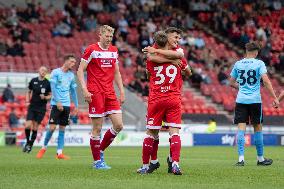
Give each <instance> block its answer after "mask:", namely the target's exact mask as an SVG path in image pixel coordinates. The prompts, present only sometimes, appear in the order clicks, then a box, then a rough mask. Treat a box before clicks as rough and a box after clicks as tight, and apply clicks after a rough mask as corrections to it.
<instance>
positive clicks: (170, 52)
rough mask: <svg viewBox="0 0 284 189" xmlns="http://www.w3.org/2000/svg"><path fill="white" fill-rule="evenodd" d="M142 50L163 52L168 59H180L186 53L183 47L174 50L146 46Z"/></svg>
mask: <svg viewBox="0 0 284 189" xmlns="http://www.w3.org/2000/svg"><path fill="white" fill-rule="evenodd" d="M142 51H143V52H146V53H151V54H153V53H156V54H161V55H163V56H165V57H166V58H168V59H180V58H183V57H184V53H183V50H182V49H181V50H177V51H173V50H164V49H156V48H154V47H145V48H144V49H143V50H142Z"/></svg>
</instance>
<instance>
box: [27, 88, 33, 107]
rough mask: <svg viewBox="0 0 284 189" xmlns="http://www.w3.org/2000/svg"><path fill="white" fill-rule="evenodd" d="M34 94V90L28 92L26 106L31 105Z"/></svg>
mask: <svg viewBox="0 0 284 189" xmlns="http://www.w3.org/2000/svg"><path fill="white" fill-rule="evenodd" d="M32 94H33V91H32V90H28V92H27V93H26V105H29V103H30V100H31V97H32Z"/></svg>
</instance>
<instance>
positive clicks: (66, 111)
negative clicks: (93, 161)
mask: <svg viewBox="0 0 284 189" xmlns="http://www.w3.org/2000/svg"><path fill="white" fill-rule="evenodd" d="M69 115H70V107H68V106H64V107H63V111H62V112H61V114H60V116H59V119H60V120H59V131H58V138H57V153H56V158H57V159H65V160H67V159H70V157H69V156H67V155H65V154H64V153H63V148H64V140H65V128H66V126H67V125H69Z"/></svg>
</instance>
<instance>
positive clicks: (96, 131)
mask: <svg viewBox="0 0 284 189" xmlns="http://www.w3.org/2000/svg"><path fill="white" fill-rule="evenodd" d="M101 131H102V127H93V130H92V134H93V136H98V135H100V134H101Z"/></svg>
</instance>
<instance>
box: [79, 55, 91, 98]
mask: <svg viewBox="0 0 284 189" xmlns="http://www.w3.org/2000/svg"><path fill="white" fill-rule="evenodd" d="M87 66H88V63H87V62H86V61H85V60H83V59H82V60H81V62H80V65H79V68H78V70H77V77H78V80H79V83H80V85H81V88H82V90H83V94H84V97H85V101H86V102H88V103H90V102H91V101H92V98H91V96H92V94H91V93H90V92H89V91H88V89H87V85H86V82H85V78H84V72H85V71H86V69H87Z"/></svg>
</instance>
